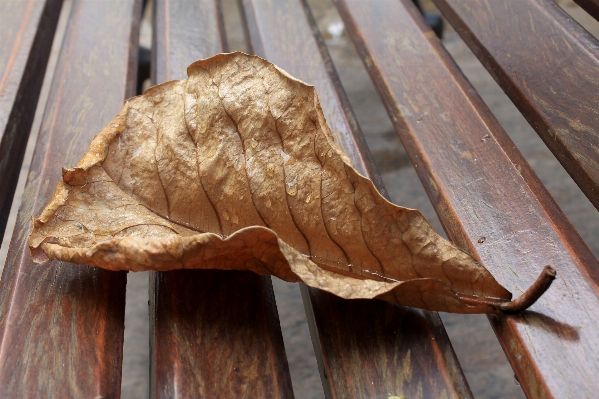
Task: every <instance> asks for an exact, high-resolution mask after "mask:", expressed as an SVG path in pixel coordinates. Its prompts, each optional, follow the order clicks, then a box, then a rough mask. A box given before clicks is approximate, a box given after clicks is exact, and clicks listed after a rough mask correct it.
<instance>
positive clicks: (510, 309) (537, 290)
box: [498, 266, 556, 313]
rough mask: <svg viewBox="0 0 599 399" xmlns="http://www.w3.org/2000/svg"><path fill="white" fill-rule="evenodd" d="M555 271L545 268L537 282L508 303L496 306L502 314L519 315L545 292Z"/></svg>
mask: <svg viewBox="0 0 599 399" xmlns="http://www.w3.org/2000/svg"><path fill="white" fill-rule="evenodd" d="M555 276H556V271H555V269H554V268H553V267H551V266H545V268H544V269H543V272H542V273H541V274H540V275H539V277H538V278H537V280H536V281H535V282H534V283H533V284H532V285H531V286H530V287H528V289H527V290H526V291H524V293H523V294H522V295H520V296H519V297H518V298H516V299H514V300H513V301H510V302H504V303H502V304H501V305H499V306H498V308H499V310H501V311H502V312H504V313H519V312H521V311H523V310H525V309H527V308H529V307H530V306H531V305H532V304H533V303H535V302H536V301H537V299H539V298H540V297H541V295H543V294H544V293H545V291H547V289H548V288H549V287H550V286H551V283H553V280H555Z"/></svg>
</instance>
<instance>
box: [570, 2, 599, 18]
mask: <svg viewBox="0 0 599 399" xmlns="http://www.w3.org/2000/svg"><path fill="white" fill-rule="evenodd" d="M574 1H575V2H576V4H578V5H579V6H581V7H582V8H584V9H585V11H586V12H588V13H589V14H591V15H592V16H593V18H595V19H596V20H597V21H599V0H574Z"/></svg>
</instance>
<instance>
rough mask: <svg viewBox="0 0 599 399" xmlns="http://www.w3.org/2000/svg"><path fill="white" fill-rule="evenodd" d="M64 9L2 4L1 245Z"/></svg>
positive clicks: (34, 0) (50, 1) (32, 1)
mask: <svg viewBox="0 0 599 399" xmlns="http://www.w3.org/2000/svg"><path fill="white" fill-rule="evenodd" d="M61 6H62V0H45V1H39V0H28V1H9V0H3V1H0V27H1V28H0V29H1V30H2V33H1V34H0V241H1V240H2V237H3V236H4V229H5V228H6V222H7V220H8V214H9V212H10V206H11V204H12V199H13V195H14V191H15V188H16V186H17V180H18V179H19V171H20V170H21V163H22V162H23V156H24V154H25V147H27V139H28V138H29V131H30V129H31V124H32V123H33V116H34V115H35V108H36V106H37V100H38V98H39V94H40V90H41V88H42V81H43V79H44V73H45V71H46V64H47V62H48V57H49V56H50V49H51V48H52V40H53V39H54V32H55V31H56V24H57V23H58V16H59V15H60V9H61Z"/></svg>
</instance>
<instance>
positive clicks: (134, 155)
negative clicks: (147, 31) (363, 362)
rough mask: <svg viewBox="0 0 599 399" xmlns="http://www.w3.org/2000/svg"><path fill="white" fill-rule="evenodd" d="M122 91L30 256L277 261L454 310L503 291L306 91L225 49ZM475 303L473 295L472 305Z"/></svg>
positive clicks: (340, 284)
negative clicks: (384, 191)
mask: <svg viewBox="0 0 599 399" xmlns="http://www.w3.org/2000/svg"><path fill="white" fill-rule="evenodd" d="M188 76H189V78H188V79H187V80H181V81H173V82H168V83H165V84H162V85H159V86H156V87H153V88H151V89H149V90H148V91H146V92H145V93H144V94H143V95H142V96H138V97H134V98H132V99H130V100H128V101H127V103H126V104H125V106H124V107H123V109H122V111H121V113H120V114H119V115H118V116H117V117H116V118H115V119H114V120H113V121H112V122H110V123H109V124H108V126H106V127H105V128H104V129H103V130H102V131H101V132H100V134H99V135H97V136H96V138H95V139H94V141H93V142H92V144H91V147H90V149H89V151H88V152H87V153H86V154H85V156H84V157H83V159H82V160H81V161H80V162H79V164H78V165H77V166H76V167H75V168H73V169H64V170H63V181H62V182H60V184H59V185H58V187H57V189H56V193H55V195H54V197H53V198H52V200H51V202H50V203H49V205H48V206H47V207H46V209H45V210H44V211H43V213H42V215H41V216H40V217H39V218H37V219H35V220H34V229H33V231H32V233H31V236H30V248H31V251H32V255H33V257H34V259H35V260H36V261H38V262H43V261H45V260H47V259H60V260H64V261H70V262H75V263H82V264H87V265H91V266H99V267H103V268H106V269H110V270H123V269H125V270H134V271H138V270H158V271H163V270H171V269H180V268H198V269H207V268H218V269H236V270H251V271H254V272H256V273H260V274H272V275H275V276H277V277H279V278H282V279H284V280H286V281H300V280H301V281H304V282H305V283H306V284H307V285H309V286H311V287H316V288H319V289H322V290H325V291H329V292H331V293H333V294H335V295H338V296H340V297H343V298H379V299H384V300H387V301H391V302H396V303H399V304H401V305H407V306H413V307H418V308H423V309H430V310H439V311H447V312H461V313H488V312H494V311H496V306H494V305H493V303H499V302H506V301H507V300H509V299H510V297H511V295H510V293H509V292H508V291H507V290H505V289H504V288H503V287H502V286H501V285H499V284H498V283H497V282H496V281H495V279H494V278H493V276H491V274H490V273H489V272H488V271H487V270H486V269H485V268H483V267H482V266H481V265H480V264H478V263H477V262H476V261H475V260H474V259H473V258H472V257H471V256H470V255H468V254H466V253H464V252H463V251H461V250H460V249H459V248H457V247H456V246H454V245H453V244H452V243H450V242H449V241H447V240H445V239H443V238H442V237H440V236H439V235H438V234H437V233H436V232H435V231H434V230H433V229H432V228H431V226H430V225H429V224H428V223H427V221H426V220H425V219H424V218H423V217H422V215H421V214H420V213H419V212H418V211H417V210H414V209H408V208H402V207H399V206H396V205H393V204H391V203H389V202H388V201H387V200H385V199H384V198H383V197H382V196H381V195H380V194H379V193H378V192H377V190H376V189H375V187H374V186H373V184H372V182H371V181H370V180H368V179H366V178H365V177H363V176H361V175H359V174H358V173H357V172H356V170H355V169H354V168H353V167H352V166H351V163H350V161H349V159H348V157H347V156H346V155H345V154H344V153H343V151H342V150H341V149H340V148H339V147H338V146H337V145H336V144H335V143H334V141H333V139H332V136H331V133H330V130H329V128H328V126H327V125H326V123H325V119H324V116H323V113H322V110H321V108H320V105H319V102H318V98H317V95H316V92H315V90H314V88H313V87H312V86H309V85H307V84H305V83H303V82H301V81H299V80H297V79H294V78H293V77H291V76H289V75H288V74H287V73H285V72H284V71H282V70H280V69H279V68H277V67H276V66H274V65H272V64H270V63H268V62H267V61H265V60H263V59H261V58H258V57H255V56H248V55H245V54H242V53H233V54H221V55H217V56H214V57H212V58H209V59H207V60H203V61H198V62H196V63H194V64H192V65H191V66H190V67H189V68H188ZM477 302H479V303H477Z"/></svg>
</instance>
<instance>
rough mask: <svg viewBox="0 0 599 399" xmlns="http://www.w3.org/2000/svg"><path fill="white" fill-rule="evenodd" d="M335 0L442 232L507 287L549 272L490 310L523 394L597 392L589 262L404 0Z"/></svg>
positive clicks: (598, 326)
mask: <svg viewBox="0 0 599 399" xmlns="http://www.w3.org/2000/svg"><path fill="white" fill-rule="evenodd" d="M336 3H337V6H338V9H339V11H340V13H341V15H342V17H343V20H344V21H345V26H346V28H347V29H348V31H349V32H350V35H351V36H352V39H353V40H354V43H355V45H356V47H357V48H358V53H359V54H361V55H362V56H363V58H364V63H365V65H366V67H367V69H368V70H369V73H370V75H371V78H372V80H373V81H374V83H375V85H376V86H377V89H378V90H379V92H380V93H381V97H382V98H383V101H384V103H385V106H386V108H387V111H388V112H389V115H390V116H391V118H392V119H393V122H394V124H395V127H396V129H397V131H398V132H399V135H400V137H401V139H402V141H403V143H404V145H405V146H406V148H407V150H408V152H409V154H410V157H411V159H412V161H413V163H414V166H415V167H416V170H417V171H418V173H419V176H420V178H421V180H422V181H423V183H424V185H425V188H426V190H427V192H428V194H429V196H430V198H431V200H432V202H433V204H434V205H435V207H436V209H437V213H438V214H439V216H440V218H441V220H442V221H443V223H444V226H445V228H446V230H447V231H448V233H449V235H450V237H451V238H452V239H453V240H454V241H455V242H457V243H458V245H460V246H462V247H464V248H466V247H467V248H469V250H470V251H471V252H472V253H473V254H474V256H476V257H477V258H479V259H480V260H481V261H482V263H483V264H484V265H485V267H487V268H488V269H489V270H490V271H491V272H492V273H493V275H494V276H496V277H497V279H498V280H499V282H500V283H501V284H503V285H504V286H505V287H507V288H508V289H509V290H510V291H512V292H513V293H514V294H515V295H518V294H520V293H521V292H522V291H523V290H524V289H525V288H527V287H528V286H529V285H530V284H531V283H532V281H533V280H534V279H535V278H536V276H537V275H538V273H539V272H540V271H541V270H542V268H543V267H544V266H545V265H547V264H549V265H552V266H554V267H555V268H556V269H557V276H558V278H557V280H556V281H555V283H554V285H553V286H552V287H551V288H550V289H549V291H548V292H547V293H546V294H545V295H544V296H543V297H542V298H541V299H540V300H539V301H538V302H537V303H536V304H535V305H534V306H533V307H532V308H531V309H530V310H529V311H526V312H524V313H522V314H520V315H517V316H491V317H490V319H491V322H492V325H493V327H494V329H495V332H496V333H497V336H498V338H499V340H500V342H501V344H502V345H503V348H504V350H505V351H506V353H507V355H508V357H509V359H510V361H511V363H512V366H513V367H514V369H515V371H516V374H517V376H518V379H519V380H520V382H521V383H522V386H523V389H524V391H525V393H526V394H527V395H528V397H531V398H570V397H572V398H583V397H589V398H590V397H595V396H596V392H597V391H598V389H599V381H598V380H597V375H599V362H598V360H597V356H595V355H594V354H595V353H596V351H597V348H598V347H599V295H598V291H599V290H598V282H599V264H598V262H597V260H596V259H595V258H594V257H593V255H592V254H591V252H590V251H589V249H588V248H587V246H586V245H585V244H584V242H582V240H581V239H580V237H579V236H578V234H577V233H576V232H575V231H574V229H573V228H572V226H571V225H570V224H569V222H568V221H567V219H566V218H565V216H564V215H563V213H562V212H561V211H560V210H559V208H558V206H557V205H556V204H555V202H554V201H553V199H552V198H551V197H550V195H549V194H548V192H547V191H546V189H545V188H544V187H543V186H542V184H541V183H540V181H539V179H538V178H537V177H536V176H535V174H534V172H533V171H532V170H531V168H530V166H529V165H528V164H527V163H526V161H525V160H524V159H523V157H522V155H521V154H520V153H519V152H518V150H517V149H516V147H515V146H514V144H513V143H512V142H511V140H510V139H509V137H508V136H507V134H506V133H505V132H504V131H503V129H502V128H501V126H500V125H499V123H498V122H497V120H496V119H495V118H494V116H493V115H492V114H491V113H490V111H489V110H488V108H487V107H486V106H485V104H484V103H483V102H482V100H481V98H480V97H479V96H478V94H477V93H476V92H475V90H474V88H473V87H472V86H471V85H470V83H469V82H468V81H467V80H466V78H465V77H464V76H463V75H462V73H461V71H460V70H459V68H458V67H457V66H456V64H455V63H454V61H453V60H452V59H451V58H450V57H449V55H448V54H447V52H446V51H445V49H444V48H443V46H442V44H441V43H440V42H439V40H438V39H437V38H436V37H435V34H434V33H433V32H432V31H431V30H430V28H429V27H428V25H426V23H425V22H424V20H423V19H422V17H421V16H420V14H419V12H418V10H417V9H416V8H415V7H414V5H413V4H412V3H411V1H410V0H401V1H397V0H392V1H379V2H364V1H360V0H336ZM488 3H494V2H488ZM499 3H505V2H499ZM510 4H513V2H510Z"/></svg>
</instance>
